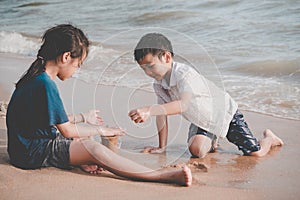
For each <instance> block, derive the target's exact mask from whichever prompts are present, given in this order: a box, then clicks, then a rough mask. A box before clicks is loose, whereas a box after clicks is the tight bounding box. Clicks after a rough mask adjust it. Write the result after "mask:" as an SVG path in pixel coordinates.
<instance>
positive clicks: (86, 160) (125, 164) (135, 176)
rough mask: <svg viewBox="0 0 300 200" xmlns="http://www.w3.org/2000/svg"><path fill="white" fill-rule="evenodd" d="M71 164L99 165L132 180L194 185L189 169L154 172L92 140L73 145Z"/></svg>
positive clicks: (74, 142)
mask: <svg viewBox="0 0 300 200" xmlns="http://www.w3.org/2000/svg"><path fill="white" fill-rule="evenodd" d="M70 164H71V165H83V164H97V165H99V166H101V167H103V168H104V169H106V170H108V171H110V172H112V173H114V174H116V175H118V176H122V177H125V178H128V179H132V180H141V181H157V182H169V183H177V184H180V185H186V186H189V185H191V184H192V174H191V171H190V169H189V168H188V167H184V168H182V169H164V170H157V171H154V170H152V169H150V168H147V167H144V166H142V165H140V164H138V163H135V162H133V161H131V160H129V159H126V158H124V157H121V156H119V155H118V154H116V153H114V152H113V151H111V150H109V149H108V148H106V147H105V146H103V145H102V144H99V143H97V142H95V141H91V140H76V141H73V142H72V143H71V145H70Z"/></svg>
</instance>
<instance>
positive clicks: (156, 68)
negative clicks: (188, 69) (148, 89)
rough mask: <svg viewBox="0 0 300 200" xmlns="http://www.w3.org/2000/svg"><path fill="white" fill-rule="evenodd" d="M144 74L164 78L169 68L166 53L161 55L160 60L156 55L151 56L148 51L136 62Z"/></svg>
mask: <svg viewBox="0 0 300 200" xmlns="http://www.w3.org/2000/svg"><path fill="white" fill-rule="evenodd" d="M138 64H139V65H140V66H141V68H142V69H143V70H144V72H145V74H147V75H148V76H150V77H151V78H154V79H155V80H157V81H160V80H162V79H163V78H164V76H165V75H166V74H167V72H168V71H169V70H170V69H171V67H170V66H171V65H170V62H169V59H168V58H166V54H165V55H163V56H162V58H161V60H160V59H159V58H158V56H153V55H152V54H151V53H148V54H147V55H146V56H145V57H144V58H143V59H142V60H141V61H139V62H138Z"/></svg>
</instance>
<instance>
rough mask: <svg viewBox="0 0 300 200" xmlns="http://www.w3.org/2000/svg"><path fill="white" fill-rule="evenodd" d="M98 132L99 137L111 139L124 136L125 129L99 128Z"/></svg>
mask: <svg viewBox="0 0 300 200" xmlns="http://www.w3.org/2000/svg"><path fill="white" fill-rule="evenodd" d="M99 131H100V135H101V136H108V137H112V136H123V135H125V129H123V128H109V127H100V128H99Z"/></svg>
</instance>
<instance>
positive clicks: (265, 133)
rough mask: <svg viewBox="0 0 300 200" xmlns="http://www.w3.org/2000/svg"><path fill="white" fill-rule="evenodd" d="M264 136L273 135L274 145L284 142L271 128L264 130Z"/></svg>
mask: <svg viewBox="0 0 300 200" xmlns="http://www.w3.org/2000/svg"><path fill="white" fill-rule="evenodd" d="M264 137H271V138H272V139H273V142H272V147H274V146H282V145H283V144H284V143H283V141H282V140H281V139H280V138H279V137H278V136H276V135H275V134H274V133H273V132H272V131H271V130H270V129H266V130H265V131H264Z"/></svg>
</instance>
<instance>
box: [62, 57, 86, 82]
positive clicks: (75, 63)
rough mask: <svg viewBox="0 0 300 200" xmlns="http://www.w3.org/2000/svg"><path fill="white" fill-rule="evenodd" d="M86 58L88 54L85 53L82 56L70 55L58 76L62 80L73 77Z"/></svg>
mask: <svg viewBox="0 0 300 200" xmlns="http://www.w3.org/2000/svg"><path fill="white" fill-rule="evenodd" d="M85 58H86V54H84V55H83V56H82V58H72V57H71V56H70V57H68V58H67V59H66V62H65V64H64V66H62V67H60V70H59V72H58V74H57V77H58V78H59V79H60V80H62V81H64V80H66V79H68V78H70V77H72V75H73V74H74V73H75V72H76V71H77V70H78V69H79V68H80V66H81V64H82V63H83V61H84V60H85Z"/></svg>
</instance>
